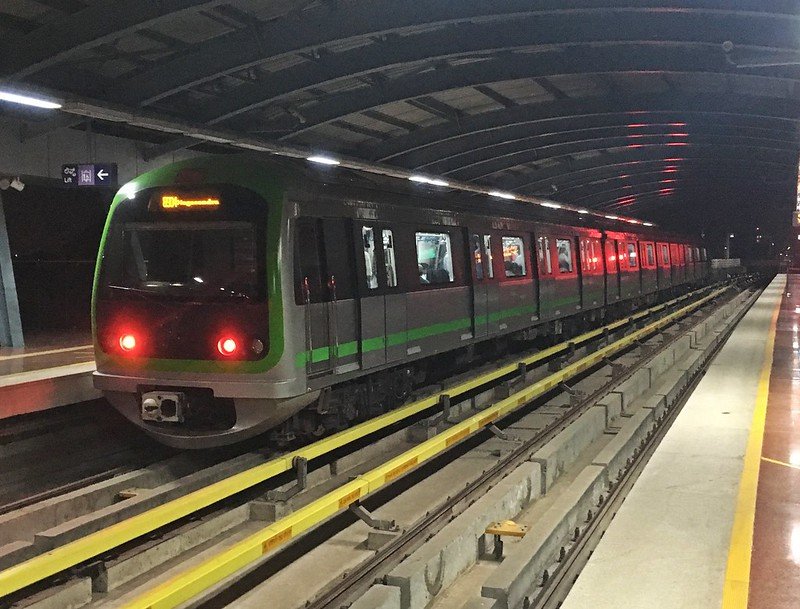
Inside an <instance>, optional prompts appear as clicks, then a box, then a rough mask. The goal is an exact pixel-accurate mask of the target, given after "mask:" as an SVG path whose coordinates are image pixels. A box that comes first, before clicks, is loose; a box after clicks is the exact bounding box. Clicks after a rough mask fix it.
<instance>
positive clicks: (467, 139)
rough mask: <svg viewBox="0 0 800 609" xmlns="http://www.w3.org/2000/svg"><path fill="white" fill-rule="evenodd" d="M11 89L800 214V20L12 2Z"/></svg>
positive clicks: (595, 192) (521, 175) (454, 8)
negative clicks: (799, 205) (797, 197)
mask: <svg viewBox="0 0 800 609" xmlns="http://www.w3.org/2000/svg"><path fill="white" fill-rule="evenodd" d="M726 41H730V42H732V43H733V44H732V47H731V46H729V45H723V43H725V42H726ZM0 78H2V79H3V80H5V81H6V82H10V83H12V84H17V85H29V86H40V87H46V88H48V89H49V90H54V91H59V92H65V93H74V94H80V95H82V96H87V97H90V98H92V99H94V100H99V101H102V102H107V103H109V104H114V105H115V106H116V107H125V108H130V109H132V110H134V111H136V110H148V111H152V112H154V113H157V114H159V115H161V116H164V117H165V118H167V119H175V120H182V121H187V120H190V121H194V122H197V123H203V124H206V125H212V126H218V127H221V128H225V129H227V130H231V131H233V132H238V133H242V134H246V135H258V136H259V137H262V138H268V139H271V140H274V141H276V142H282V143H285V144H292V145H297V146H305V147H309V148H311V149H319V150H326V151H330V152H338V153H341V154H348V155H352V156H355V157H359V158H362V159H366V160H371V161H376V162H382V163H388V164H393V165H397V166H399V167H403V168H408V169H415V170H420V171H424V172H426V173H431V174H441V175H445V176H450V177H452V178H453V179H458V180H464V181H477V182H481V183H483V184H487V185H491V186H496V187H498V188H503V189H508V190H513V191H515V192H518V193H522V194H547V195H548V196H551V197H553V198H556V199H563V200H564V201H565V202H569V203H575V204H578V205H581V206H588V207H592V208H595V209H607V210H624V211H625V212H626V213H627V214H641V215H643V216H646V217H647V216H649V217H657V218H661V219H663V218H664V217H665V213H666V214H667V215H668V210H669V209H671V208H675V207H676V206H684V207H686V206H690V205H695V206H696V205H698V204H702V203H708V204H710V202H711V201H712V199H714V197H715V194H714V193H723V192H724V193H725V197H727V198H728V201H727V202H728V204H730V205H755V204H758V205H762V206H764V209H780V210H786V209H788V208H789V207H790V206H791V201H792V197H793V196H794V190H795V183H796V176H797V162H798V144H799V143H800V139H799V138H798V120H799V119H800V86H799V85H800V80H798V79H799V78H800V3H798V2H796V1H795V0H791V1H790V0H673V1H672V2H663V1H661V2H658V1H655V0H538V1H536V2H531V1H530V0H458V1H453V0H295V1H291V0H226V1H221V0H159V1H156V0H150V1H145V0H141V1H138V2H131V1H129V0H105V1H100V0H8V1H7V2H3V3H2V4H0ZM6 112H8V110H6ZM22 118H23V119H25V120H26V121H28V123H29V124H30V125H29V128H30V130H31V131H30V132H31V133H42V132H46V131H47V130H48V129H55V128H64V127H65V126H66V127H76V126H80V122H81V121H80V119H78V120H76V119H75V118H74V117H73V118H71V119H65V118H63V117H61V118H57V119H55V120H54V119H46V118H44V117H43V116H41V115H40V114H37V113H27V114H25V113H23V115H22ZM93 127H94V128H96V129H100V130H102V129H103V124H102V121H96V122H95V124H94V125H93ZM115 129H116V130H115V133H119V127H118V126H117V127H115ZM122 133H123V134H125V135H127V136H128V137H131V138H140V139H143V140H146V141H147V142H149V144H147V145H146V146H145V149H144V152H143V154H144V156H145V157H146V158H159V157H160V156H162V155H166V154H168V153H171V152H173V151H176V150H180V149H183V148H188V147H193V146H203V145H204V144H203V143H202V142H199V141H198V139H196V138H190V137H186V136H182V135H180V134H177V135H165V134H163V133H160V134H152V133H150V134H148V133H144V132H143V130H142V129H141V128H133V127H131V128H130V129H128V130H127V131H125V130H124V129H123V131H122ZM737 185H742V187H741V188H739V187H738V186H737ZM744 186H746V188H745V187H744ZM753 191H755V192H758V193H760V194H759V197H758V198H759V200H758V201H757V202H755V201H752V194H751V193H752V192H753ZM745 192H746V193H748V195H747V200H745V197H744V195H742V196H741V200H738V199H737V193H745ZM720 196H721V195H720ZM717 203H718V204H721V202H720V201H717ZM665 210H667V212H665Z"/></svg>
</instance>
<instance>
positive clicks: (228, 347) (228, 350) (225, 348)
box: [217, 336, 238, 356]
mask: <svg viewBox="0 0 800 609" xmlns="http://www.w3.org/2000/svg"><path fill="white" fill-rule="evenodd" d="M237 348H238V345H237V344H236V340H235V339H233V338H231V337H230V336H226V337H225V338H220V339H219V341H218V342H217V351H219V352H220V353H221V354H222V355H226V356H228V355H233V354H234V353H236V349H237Z"/></svg>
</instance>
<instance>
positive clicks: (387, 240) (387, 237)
mask: <svg viewBox="0 0 800 609" xmlns="http://www.w3.org/2000/svg"><path fill="white" fill-rule="evenodd" d="M383 262H384V264H385V265H386V286H387V287H389V288H396V287H397V263H396V262H395V259H394V235H393V234H392V231H391V229H388V228H384V229H383Z"/></svg>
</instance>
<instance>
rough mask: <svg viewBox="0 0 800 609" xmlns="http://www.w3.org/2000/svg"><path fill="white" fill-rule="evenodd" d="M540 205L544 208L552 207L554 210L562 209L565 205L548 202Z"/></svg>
mask: <svg viewBox="0 0 800 609" xmlns="http://www.w3.org/2000/svg"><path fill="white" fill-rule="evenodd" d="M539 205H541V206H542V207H550V208H552V209H561V208H562V207H563V205H559V204H558V203H548V202H544V203H539Z"/></svg>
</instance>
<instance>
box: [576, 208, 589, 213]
mask: <svg viewBox="0 0 800 609" xmlns="http://www.w3.org/2000/svg"><path fill="white" fill-rule="evenodd" d="M578 213H579V214H588V213H589V210H588V209H579V210H578Z"/></svg>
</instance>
